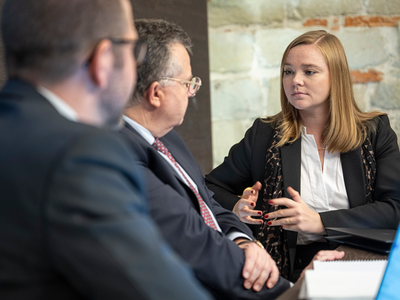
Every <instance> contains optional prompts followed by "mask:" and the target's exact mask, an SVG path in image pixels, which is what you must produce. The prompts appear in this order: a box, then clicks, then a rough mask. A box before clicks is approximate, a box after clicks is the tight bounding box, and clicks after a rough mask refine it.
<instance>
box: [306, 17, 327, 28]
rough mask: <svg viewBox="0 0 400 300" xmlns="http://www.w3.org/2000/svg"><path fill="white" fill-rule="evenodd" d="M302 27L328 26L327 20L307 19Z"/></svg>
mask: <svg viewBox="0 0 400 300" xmlns="http://www.w3.org/2000/svg"><path fill="white" fill-rule="evenodd" d="M303 26H305V27H309V26H328V20H326V19H308V20H307V21H305V22H304V23H303Z"/></svg>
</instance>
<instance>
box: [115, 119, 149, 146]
mask: <svg viewBox="0 0 400 300" xmlns="http://www.w3.org/2000/svg"><path fill="white" fill-rule="evenodd" d="M122 118H123V119H124V121H125V122H126V123H128V124H129V125H130V126H132V127H133V129H135V130H136V131H137V132H138V133H139V134H140V135H141V136H142V137H143V138H144V139H145V140H146V141H147V142H148V143H149V144H150V145H153V143H154V140H155V138H154V136H153V135H152V134H151V132H150V131H148V130H147V129H146V128H144V127H143V126H142V125H140V124H139V123H137V122H135V121H133V120H132V119H131V118H129V117H127V116H125V115H124V116H122Z"/></svg>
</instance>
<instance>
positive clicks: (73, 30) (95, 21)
mask: <svg viewBox="0 0 400 300" xmlns="http://www.w3.org/2000/svg"><path fill="white" fill-rule="evenodd" d="M1 17H2V21H1V29H2V35H3V42H4V49H5V58H6V65H7V71H8V75H9V76H10V77H24V74H31V75H32V74H33V75H34V76H36V77H37V78H39V79H41V80H46V81H48V82H57V81H60V80H63V79H65V78H68V77H69V76H71V75H72V74H74V72H76V71H77V70H78V69H79V68H80V67H81V66H82V64H83V63H84V62H83V61H82V58H85V57H84V56H85V55H88V56H90V51H93V49H94V47H95V45H96V43H97V42H98V41H99V40H101V39H103V38H106V37H110V36H120V35H122V34H124V33H125V31H126V22H125V21H124V11H123V7H122V2H121V0H118V1H116V0H68V1H62V0H61V1H60V0H6V1H5V3H4V6H3V10H2V16H1Z"/></svg>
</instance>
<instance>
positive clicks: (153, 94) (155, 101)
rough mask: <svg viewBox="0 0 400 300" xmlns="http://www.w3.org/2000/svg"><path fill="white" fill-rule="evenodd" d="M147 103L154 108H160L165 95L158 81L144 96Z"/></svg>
mask: <svg viewBox="0 0 400 300" xmlns="http://www.w3.org/2000/svg"><path fill="white" fill-rule="evenodd" d="M144 96H145V98H146V100H147V102H149V103H150V105H152V106H154V107H160V106H161V103H162V100H163V99H164V96H165V93H164V91H163V88H162V86H161V85H160V83H159V82H158V81H154V82H153V83H152V84H151V85H150V86H149V87H148V88H147V90H146V92H145V94H144Z"/></svg>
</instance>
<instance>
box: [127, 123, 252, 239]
mask: <svg viewBox="0 0 400 300" xmlns="http://www.w3.org/2000/svg"><path fill="white" fill-rule="evenodd" d="M123 119H124V120H125V122H127V123H128V124H129V125H130V126H132V127H133V128H134V129H135V130H136V131H137V132H138V133H139V134H140V135H141V136H142V137H143V138H144V139H145V140H146V142H148V143H149V144H150V145H153V143H154V140H155V138H154V136H153V135H152V134H151V132H150V131H149V130H147V129H146V128H144V127H143V126H142V125H140V124H139V123H137V122H135V121H134V120H132V119H130V118H128V117H127V116H123ZM157 152H158V154H160V155H161V157H162V158H163V159H165V161H166V162H167V163H168V164H169V165H170V166H171V167H172V168H173V169H174V170H175V172H176V174H177V175H178V176H179V178H181V180H182V182H184V183H185V184H186V185H187V186H189V185H188V184H187V182H186V180H185V178H184V177H183V175H182V174H181V172H179V170H178V169H177V168H176V166H175V165H174V164H173V163H172V162H171V160H170V159H169V158H168V157H167V156H166V155H165V154H163V153H161V152H160V151H157ZM176 163H177V165H178V166H179V168H180V169H181V171H182V172H183V173H184V174H185V176H186V178H187V179H188V180H189V181H190V183H191V184H192V185H193V187H194V188H195V189H196V190H197V192H198V191H199V190H198V188H197V185H196V184H195V183H194V181H193V179H192V178H190V176H189V175H188V174H187V173H186V171H185V170H184V169H183V168H182V167H181V166H180V165H179V164H178V162H176ZM204 204H205V206H206V208H207V210H208V212H209V214H210V216H211V217H212V219H213V221H214V223H215V225H216V226H217V229H218V231H219V232H221V227H220V226H219V224H218V222H217V220H216V219H215V216H214V214H213V213H212V211H211V209H210V208H209V207H208V206H207V204H206V203H205V202H204ZM227 237H228V238H229V239H230V240H232V241H233V240H234V239H236V238H239V237H243V238H246V239H249V240H251V238H250V237H249V236H248V235H246V234H244V233H242V232H238V231H235V232H231V233H229V234H228V235H227Z"/></svg>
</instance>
